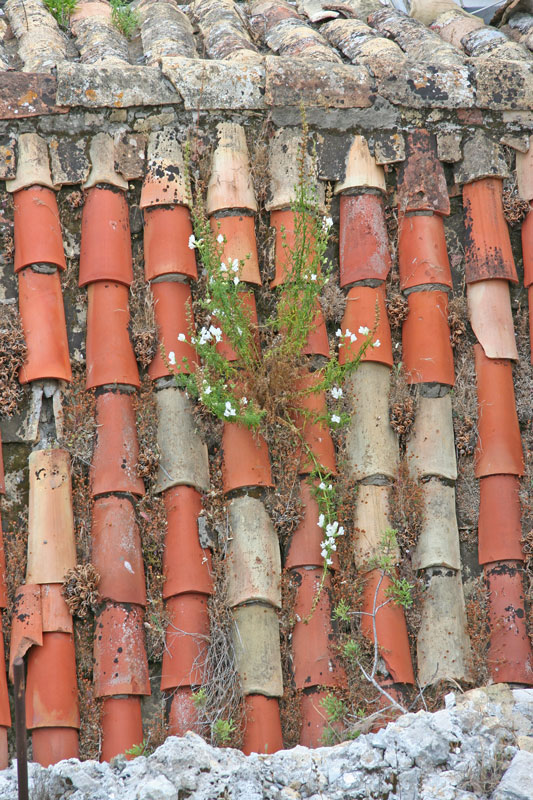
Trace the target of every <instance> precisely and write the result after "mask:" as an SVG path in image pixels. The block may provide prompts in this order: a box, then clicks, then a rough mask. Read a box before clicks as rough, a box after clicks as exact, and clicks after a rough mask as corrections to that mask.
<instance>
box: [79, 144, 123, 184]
mask: <svg viewBox="0 0 533 800" xmlns="http://www.w3.org/2000/svg"><path fill="white" fill-rule="evenodd" d="M89 157H90V161H91V171H90V173H89V177H88V178H87V180H86V181H85V183H84V184H83V188H84V189H92V188H94V187H95V186H97V185H98V184H100V183H103V184H109V186H114V187H115V188H117V189H121V190H124V191H127V189H128V181H126V180H124V178H123V177H122V175H119V173H118V172H117V171H116V169H115V143H114V141H113V138H112V137H111V136H110V135H109V134H108V133H97V134H96V136H93V137H92V139H91V144H90V146H89Z"/></svg>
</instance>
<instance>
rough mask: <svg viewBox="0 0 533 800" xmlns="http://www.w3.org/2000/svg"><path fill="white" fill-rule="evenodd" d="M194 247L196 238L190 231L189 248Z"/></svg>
mask: <svg viewBox="0 0 533 800" xmlns="http://www.w3.org/2000/svg"><path fill="white" fill-rule="evenodd" d="M195 247H196V239H195V238H194V233H191V235H190V236H189V250H194V248H195Z"/></svg>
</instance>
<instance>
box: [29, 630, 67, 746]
mask: <svg viewBox="0 0 533 800" xmlns="http://www.w3.org/2000/svg"><path fill="white" fill-rule="evenodd" d="M26 698H27V703H26V725H27V727H28V728H29V729H30V730H32V729H33V728H47V729H50V728H79V726H80V715H79V710H78V684H77V680H76V659H75V654H74V637H73V635H72V634H71V633H44V634H43V643H42V646H39V647H32V648H31V650H30V652H29V655H28V677H27V683H26ZM52 735H53V734H52ZM71 757H74V758H76V757H77V756H76V754H74V755H73V756H71Z"/></svg>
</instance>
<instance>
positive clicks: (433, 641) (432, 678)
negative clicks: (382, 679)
mask: <svg viewBox="0 0 533 800" xmlns="http://www.w3.org/2000/svg"><path fill="white" fill-rule="evenodd" d="M426 584H427V585H426V590H425V591H424V592H423V593H422V603H421V609H420V611H421V616H422V620H421V625H420V629H419V631H418V637H417V661H418V680H419V681H420V683H421V684H422V685H423V686H425V685H427V684H432V683H438V681H441V680H460V681H461V680H462V681H469V680H472V674H471V663H472V654H471V650H470V639H469V636H468V632H467V621H466V612H465V603H464V597H463V584H462V581H461V573H460V572H452V571H451V570H442V571H440V572H438V573H436V574H432V575H431V576H430V577H428V578H427V579H426Z"/></svg>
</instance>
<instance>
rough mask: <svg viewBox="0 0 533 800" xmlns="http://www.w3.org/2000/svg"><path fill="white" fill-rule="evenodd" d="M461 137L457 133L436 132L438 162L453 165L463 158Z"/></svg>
mask: <svg viewBox="0 0 533 800" xmlns="http://www.w3.org/2000/svg"><path fill="white" fill-rule="evenodd" d="M461 141H462V135H461V133H459V131H453V132H451V131H450V132H447V131H438V132H437V156H438V157H439V160H440V161H446V162H448V163H455V162H456V161H460V160H461V159H462V157H463V151H462V149H461Z"/></svg>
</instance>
